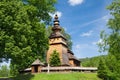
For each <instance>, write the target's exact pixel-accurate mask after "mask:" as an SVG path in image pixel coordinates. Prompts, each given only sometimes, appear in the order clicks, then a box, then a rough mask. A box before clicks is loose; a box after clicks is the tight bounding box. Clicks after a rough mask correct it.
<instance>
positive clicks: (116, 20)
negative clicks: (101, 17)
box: [100, 0, 120, 80]
mask: <svg viewBox="0 0 120 80" xmlns="http://www.w3.org/2000/svg"><path fill="white" fill-rule="evenodd" d="M107 9H108V10H110V11H111V13H110V14H111V15H112V16H113V17H112V18H111V19H109V21H108V28H109V29H110V31H111V32H110V33H109V34H106V33H105V32H104V33H103V32H102V34H101V38H102V40H103V41H104V44H102V45H101V46H100V47H102V48H103V49H102V50H103V51H108V57H107V60H106V64H108V65H106V66H107V67H108V69H109V70H110V72H111V73H112V74H113V75H114V76H112V75H110V76H109V77H114V80H120V74H118V73H120V68H119V67H120V0H113V2H112V4H111V5H109V6H108V7H107ZM111 62H112V64H110V63H111Z"/></svg>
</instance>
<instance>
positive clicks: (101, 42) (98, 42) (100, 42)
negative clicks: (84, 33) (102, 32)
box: [92, 39, 104, 45]
mask: <svg viewBox="0 0 120 80" xmlns="http://www.w3.org/2000/svg"><path fill="white" fill-rule="evenodd" d="M92 44H93V45H97V44H104V41H103V40H102V39H99V40H98V41H96V42H92Z"/></svg>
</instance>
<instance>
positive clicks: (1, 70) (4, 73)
mask: <svg viewBox="0 0 120 80" xmlns="http://www.w3.org/2000/svg"><path fill="white" fill-rule="evenodd" d="M9 72H10V70H9V69H8V67H7V65H2V66H1V67H0V77H8V76H9V75H10V73H9Z"/></svg>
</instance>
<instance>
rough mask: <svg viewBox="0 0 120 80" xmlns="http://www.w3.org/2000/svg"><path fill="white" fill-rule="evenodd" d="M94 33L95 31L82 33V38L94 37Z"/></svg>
mask: <svg viewBox="0 0 120 80" xmlns="http://www.w3.org/2000/svg"><path fill="white" fill-rule="evenodd" d="M92 33H93V31H89V32H86V33H82V34H81V36H82V37H89V36H91V35H92Z"/></svg>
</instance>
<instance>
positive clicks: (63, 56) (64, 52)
mask: <svg viewBox="0 0 120 80" xmlns="http://www.w3.org/2000/svg"><path fill="white" fill-rule="evenodd" d="M54 50H56V51H57V52H58V53H59V58H60V62H61V66H79V65H80V61H79V60H78V59H77V58H76V57H75V56H74V53H73V52H72V51H71V50H69V49H68V46H67V39H66V38H65V37H64V36H63V35H62V33H61V27H60V24H59V20H58V16H57V15H55V17H54V25H53V27H52V33H51V35H50V36H49V49H48V51H47V63H49V61H50V60H49V59H50V57H51V56H50V55H51V54H52V53H53V51H54Z"/></svg>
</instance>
